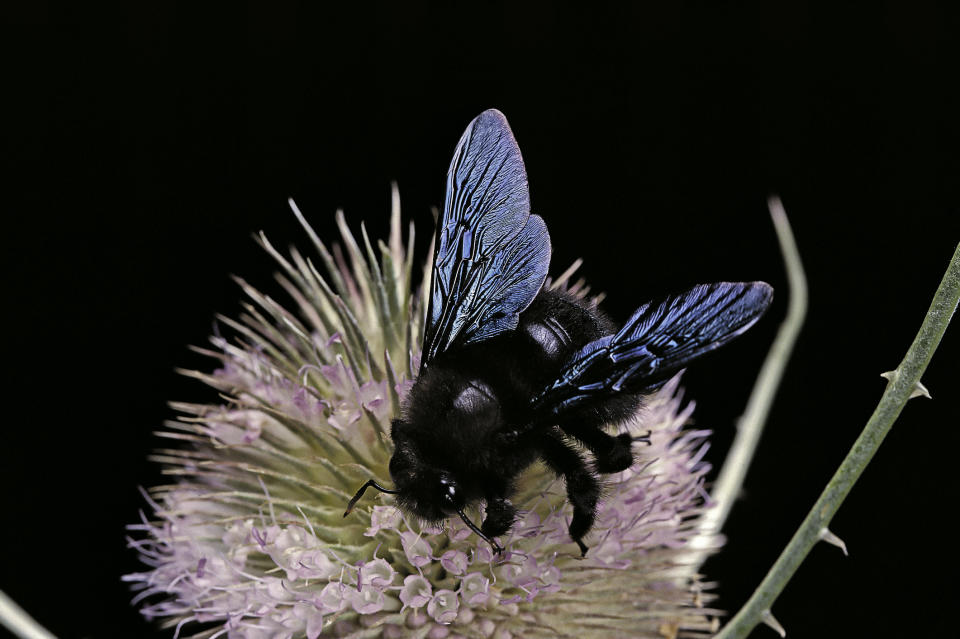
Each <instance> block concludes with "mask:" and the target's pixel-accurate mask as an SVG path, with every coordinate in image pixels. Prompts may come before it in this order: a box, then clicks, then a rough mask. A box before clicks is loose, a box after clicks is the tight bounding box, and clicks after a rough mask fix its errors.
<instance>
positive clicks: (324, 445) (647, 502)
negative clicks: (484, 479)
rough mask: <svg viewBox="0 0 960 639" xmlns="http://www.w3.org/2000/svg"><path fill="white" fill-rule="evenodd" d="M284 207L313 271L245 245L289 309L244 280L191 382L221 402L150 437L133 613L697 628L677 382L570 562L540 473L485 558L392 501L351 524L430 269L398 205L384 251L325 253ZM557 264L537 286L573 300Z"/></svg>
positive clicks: (476, 543) (470, 631) (571, 629)
mask: <svg viewBox="0 0 960 639" xmlns="http://www.w3.org/2000/svg"><path fill="white" fill-rule="evenodd" d="M291 206H292V208H293V210H294V213H295V214H296V215H297V217H298V218H299V220H300V222H301V223H302V224H303V226H304V229H305V230H306V233H307V235H308V237H309V238H310V240H311V242H312V244H313V252H314V253H313V256H311V257H307V256H305V255H304V254H302V253H300V252H299V251H297V250H296V249H291V251H290V253H289V256H285V255H283V254H281V253H280V252H279V251H277V250H276V249H274V247H273V246H272V245H271V244H270V243H269V242H268V241H267V239H266V237H265V236H263V235H262V234H261V235H260V242H261V243H262V245H263V247H264V248H265V249H266V250H267V251H268V252H269V253H270V254H271V255H272V256H273V257H274V258H275V259H276V260H277V263H278V264H279V265H280V272H279V274H278V280H279V283H280V285H281V286H282V288H283V289H285V291H286V293H287V294H288V295H289V298H290V299H291V300H292V302H291V303H289V304H288V305H283V304H281V303H279V302H277V301H276V300H275V299H274V298H273V297H271V296H268V295H266V294H265V293H262V292H260V291H259V290H257V289H255V288H254V287H252V286H251V285H249V284H248V283H246V282H245V281H243V280H238V282H239V284H240V287H241V288H242V290H243V292H244V294H245V295H246V298H247V299H246V302H245V303H244V306H243V308H244V311H243V312H242V313H241V314H240V316H239V318H237V319H231V318H228V317H222V318H220V324H221V325H222V326H223V327H225V328H224V330H222V331H219V332H220V333H224V334H225V335H224V336H221V335H217V336H215V337H213V338H211V342H212V345H213V348H210V349H198V350H200V351H201V352H203V353H204V354H206V355H209V356H210V357H211V358H213V360H214V361H215V362H216V365H215V366H211V368H212V369H213V372H199V371H184V373H185V374H187V375H190V376H192V377H195V378H197V379H198V380H200V381H202V382H204V383H205V384H207V385H209V386H210V387H212V388H213V389H215V390H216V391H218V396H219V398H220V400H219V401H217V402H214V403H210V404H186V403H175V404H173V408H174V409H175V410H176V411H177V412H178V414H179V417H177V418H176V419H175V420H173V421H171V422H169V423H168V424H167V426H166V430H165V431H163V432H161V436H162V437H164V438H165V439H166V441H168V442H169V446H167V447H165V448H162V449H160V450H158V451H157V452H156V454H155V455H154V459H155V460H156V461H157V462H159V463H160V464H162V465H163V468H164V472H165V473H166V474H167V475H168V476H169V477H170V479H171V482H170V483H168V484H167V485H163V486H158V487H155V488H153V489H152V490H150V491H148V492H146V493H145V495H146V501H147V504H148V511H149V512H148V513H146V514H143V515H142V516H141V521H140V522H139V523H137V524H134V525H131V526H129V530H130V533H129V536H128V543H129V545H130V546H131V547H132V548H135V549H136V551H137V552H138V553H139V556H140V559H141V560H142V562H143V564H145V568H144V570H143V571H141V572H138V573H135V574H130V575H126V576H125V577H124V579H125V580H126V581H128V582H130V583H131V584H132V585H133V587H134V589H135V590H137V591H138V592H137V594H136V596H135V598H134V602H135V604H136V605H138V606H139V607H140V610H141V612H142V614H143V615H144V616H145V617H147V618H148V619H151V620H159V621H160V622H161V623H162V624H164V625H165V626H168V627H170V628H171V629H172V634H175V635H176V636H181V637H182V636H188V635H189V636H195V637H217V636H223V635H226V636H228V637H244V638H261V637H263V638H267V637H270V638H293V637H307V638H309V639H314V638H316V637H355V638H357V639H359V638H362V637H364V638H365V637H384V638H386V639H390V638H394V637H429V638H434V639H440V638H443V637H477V638H482V639H486V638H489V637H496V638H498V639H509V638H510V637H534V636H560V637H578V638H583V637H677V636H701V635H704V634H708V633H709V632H710V631H711V629H712V628H713V618H714V615H716V614H717V611H715V610H712V609H710V608H709V607H707V605H708V603H709V600H710V595H709V593H706V592H704V590H705V588H704V584H702V583H701V582H700V580H699V576H698V575H696V574H694V570H693V569H692V568H691V564H692V562H694V556H695V555H696V556H698V557H702V553H703V548H704V547H712V548H715V547H716V546H718V545H719V544H718V540H717V539H709V540H706V543H704V539H703V537H702V536H701V537H698V538H697V542H698V543H697V549H696V550H694V549H693V547H692V546H693V545H692V541H693V540H694V537H695V536H696V535H698V534H699V533H698V531H697V523H698V520H699V518H700V517H701V515H702V513H703V512H704V508H705V506H704V503H705V495H704V491H703V482H704V475H705V473H706V472H707V470H708V467H707V465H706V464H705V463H704V462H703V460H702V458H703V454H704V452H705V451H706V448H707V443H706V437H707V432H705V431H703V430H689V429H687V428H685V424H686V423H687V421H688V418H689V416H690V413H691V410H692V405H687V406H686V407H685V408H683V407H681V399H680V393H679V391H678V382H677V379H674V380H672V381H670V382H668V383H667V384H665V385H664V386H663V387H662V388H660V389H659V390H658V391H656V392H655V393H653V394H652V395H651V396H650V397H649V398H648V399H647V401H646V402H645V403H644V407H643V409H641V411H640V412H639V413H638V414H637V415H636V418H635V419H634V420H632V421H631V422H630V423H628V424H626V425H625V426H622V427H621V428H627V429H629V430H630V431H631V432H633V433H635V434H636V435H638V436H641V435H646V434H647V433H648V432H649V439H650V444H649V445H648V446H645V445H637V446H636V450H637V460H636V463H635V464H634V466H633V467H632V468H630V469H629V470H626V471H624V472H622V473H618V474H615V475H610V476H606V480H605V486H606V488H605V495H604V498H603V499H602V502H601V504H600V506H599V508H598V516H597V521H596V524H595V526H594V528H593V529H592V531H591V533H590V534H589V536H588V537H587V542H588V544H589V545H590V551H589V553H588V554H587V556H586V557H585V558H581V557H580V553H579V550H578V548H577V546H576V545H575V544H574V543H573V542H572V541H571V540H570V538H569V536H568V533H567V525H568V522H569V519H570V507H569V505H568V504H567V501H566V494H565V488H564V485H563V480H562V479H558V478H557V477H556V476H555V475H553V474H552V473H551V472H549V471H548V470H547V469H546V468H545V467H543V466H542V465H540V464H537V465H535V466H533V467H531V468H530V469H528V470H527V471H526V472H525V473H524V475H523V476H522V480H521V482H520V484H519V486H518V487H517V489H518V490H517V493H516V494H515V496H514V499H513V501H514V503H515V505H516V506H517V507H518V509H519V511H520V517H519V518H518V521H517V522H516V524H515V525H514V527H513V529H512V531H511V532H510V533H508V534H507V535H505V536H504V537H501V538H500V542H501V544H502V545H503V546H504V547H505V549H506V552H504V553H503V554H502V555H499V556H496V555H494V554H493V552H492V550H491V548H490V546H489V545H488V544H487V543H486V542H484V541H483V540H482V539H480V538H479V537H478V536H477V535H475V534H473V533H471V531H470V530H469V529H467V528H466V526H465V525H464V524H463V523H462V522H461V521H459V520H456V519H451V520H448V521H447V522H446V523H445V525H444V527H443V528H442V529H441V528H437V527H430V526H426V525H422V524H421V522H419V521H417V520H416V519H415V518H412V517H411V516H410V515H408V514H406V513H404V512H402V511H400V510H399V509H398V508H397V507H396V506H395V502H394V501H393V498H392V497H391V496H389V495H385V494H377V495H376V496H375V497H374V496H369V495H368V497H367V499H365V500H363V501H361V502H360V504H359V505H358V507H357V508H356V509H355V511H354V512H353V513H352V514H351V515H350V516H349V517H347V518H344V516H343V513H344V508H345V505H346V504H347V502H348V501H349V499H350V497H351V496H352V495H353V493H354V492H355V491H356V489H357V488H358V487H359V486H360V485H362V484H363V482H365V481H366V480H367V479H369V478H370V477H375V478H378V479H379V480H381V481H384V482H386V483H389V473H388V470H387V464H388V462H389V459H390V455H391V452H392V445H391V441H390V437H389V431H390V420H391V419H392V418H393V417H395V416H397V415H398V411H399V410H400V405H401V402H402V401H403V398H404V395H405V393H406V392H407V391H408V389H409V388H410V386H411V384H412V380H413V379H414V378H415V375H416V371H417V369H418V366H419V361H418V360H419V350H420V343H421V337H422V331H423V324H424V316H425V311H426V309H425V300H426V299H427V296H425V295H424V294H423V291H424V290H429V277H430V269H429V264H430V261H429V260H428V261H427V268H426V269H425V271H424V275H423V278H422V279H423V285H422V286H421V287H419V288H417V289H415V288H414V285H413V279H414V278H413V271H414V258H413V241H414V232H413V226H412V225H411V226H410V228H409V232H408V236H407V239H406V243H405V244H404V241H403V239H402V232H401V222H400V211H399V198H398V196H397V194H396V191H394V202H393V214H392V219H391V230H390V237H389V240H388V242H387V243H382V242H378V243H376V244H374V243H373V242H372V241H371V240H370V238H369V237H368V236H367V232H366V230H365V229H364V228H363V227H362V226H361V233H360V238H359V239H358V238H356V237H355V236H354V235H353V234H352V233H351V231H350V230H349V229H348V227H347V223H346V221H345V219H344V217H343V215H342V214H338V216H337V223H338V225H339V230H340V233H341V242H340V244H339V245H336V246H331V247H329V248H328V246H327V245H326V244H324V243H323V242H322V241H321V239H320V238H318V237H317V235H316V234H315V232H314V231H313V229H312V228H311V227H310V225H309V224H308V223H307V222H306V220H305V219H304V217H303V216H302V215H301V214H300V212H299V210H297V208H296V206H295V205H294V204H293V202H292V201H291ZM572 270H573V269H571V270H569V271H568V272H567V273H564V274H563V275H562V276H560V277H559V278H557V279H556V280H554V281H552V282H549V284H548V285H550V286H555V287H566V288H567V289H568V290H570V291H571V292H573V293H574V294H577V295H581V296H584V297H586V296H587V295H588V290H587V289H586V287H584V286H583V283H582V282H577V283H575V284H571V282H570V273H571V272H572ZM594 299H596V298H594ZM226 335H229V336H226ZM211 395H213V393H211ZM470 514H471V515H472V517H473V518H474V519H475V520H476V519H482V516H481V515H482V513H480V512H474V513H470Z"/></svg>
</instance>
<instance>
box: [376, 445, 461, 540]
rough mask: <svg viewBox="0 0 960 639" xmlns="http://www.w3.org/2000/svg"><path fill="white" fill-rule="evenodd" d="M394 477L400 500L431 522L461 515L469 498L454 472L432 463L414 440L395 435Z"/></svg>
mask: <svg viewBox="0 0 960 639" xmlns="http://www.w3.org/2000/svg"><path fill="white" fill-rule="evenodd" d="M394 444H395V445H396V449H395V450H394V453H393V457H391V458H390V476H391V478H392V479H393V483H394V484H395V485H396V488H397V491H398V492H397V501H398V502H400V505H401V506H402V507H404V508H405V509H407V510H409V511H410V512H412V513H413V514H414V515H416V516H417V517H419V518H421V519H423V520H424V521H428V522H439V521H441V520H443V519H446V518H447V517H450V516H451V515H455V514H457V512H458V511H461V510H463V508H464V507H465V506H466V505H467V503H466V502H467V499H466V498H465V495H464V493H463V491H462V489H461V487H460V484H459V483H458V482H457V480H456V478H455V477H454V476H453V474H452V473H451V472H449V471H447V470H443V469H440V468H437V467H435V466H433V465H432V464H429V463H428V462H427V461H426V460H424V459H423V458H422V457H421V456H420V455H419V454H418V451H417V449H416V448H415V447H414V446H413V444H412V442H410V441H409V440H406V439H404V438H402V437H401V438H396V437H394Z"/></svg>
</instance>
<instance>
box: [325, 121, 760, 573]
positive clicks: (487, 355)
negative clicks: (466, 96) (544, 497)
mask: <svg viewBox="0 0 960 639" xmlns="http://www.w3.org/2000/svg"><path fill="white" fill-rule="evenodd" d="M435 246H436V253H435V256H434V262H433V271H432V279H431V290H430V300H429V307H428V310H427V316H426V325H425V329H424V340H423V351H422V354H421V360H420V371H419V375H418V377H417V379H416V382H415V383H414V385H413V387H412V388H411V389H410V393H409V395H408V396H407V397H406V398H405V400H404V404H403V406H402V410H401V416H400V418H399V419H396V420H394V421H393V424H392V428H391V437H392V439H393V444H394V447H395V448H394V453H393V456H392V458H391V459H390V475H391V477H392V479H393V482H394V484H395V487H394V488H392V489H390V488H386V487H383V486H381V485H379V484H378V483H377V482H376V481H375V480H374V479H371V480H370V481H368V482H367V483H366V484H364V485H363V486H362V487H361V488H360V490H359V491H357V494H356V495H355V496H354V497H353V499H351V500H350V503H349V505H348V506H347V510H346V512H345V513H344V517H346V516H347V515H348V514H349V513H350V511H351V510H352V509H353V507H354V506H355V505H356V503H357V501H358V500H359V499H360V498H361V496H362V495H363V493H364V491H365V490H366V489H367V488H370V487H372V488H376V489H377V490H380V491H382V492H385V493H389V494H392V495H395V496H396V500H397V503H398V504H399V506H400V507H401V508H403V509H404V510H405V511H407V512H410V513H412V514H413V515H415V516H417V517H419V518H420V519H422V520H424V521H427V522H434V523H436V522H440V521H442V520H444V519H445V518H447V517H450V516H453V515H458V516H459V517H460V518H461V519H462V520H463V521H464V523H465V524H466V525H467V526H468V527H469V528H470V529H471V530H473V532H475V533H476V534H477V535H479V536H480V537H482V538H483V539H484V540H486V541H487V542H489V543H490V544H491V545H492V546H493V548H494V550H495V551H496V552H497V553H500V552H502V551H503V548H502V547H501V546H500V545H499V544H498V543H497V541H496V540H495V538H496V537H498V536H500V535H503V534H504V533H506V532H507V531H508V530H510V527H511V526H512V525H513V522H514V519H515V517H516V510H515V508H514V506H513V505H512V504H511V503H510V499H509V497H510V495H511V492H512V491H513V485H514V482H515V481H516V479H517V477H518V476H519V475H520V473H521V472H522V471H523V470H524V469H525V468H527V467H528V466H529V465H530V464H531V463H533V462H534V461H535V460H537V459H541V460H543V461H544V462H545V463H546V464H547V465H548V466H549V467H550V468H551V469H552V470H553V471H554V472H556V473H557V475H558V476H562V477H563V478H564V480H565V482H566V488H567V496H568V499H569V501H570V503H571V504H572V506H573V517H572V519H571V521H570V525H569V532H570V537H571V538H572V539H573V541H574V542H576V543H577V545H578V546H579V548H580V552H581V554H582V555H585V554H586V552H587V546H586V545H585V544H584V542H583V537H584V535H586V534H587V532H588V531H589V530H590V527H591V526H592V525H593V522H594V518H595V512H596V507H597V499H598V497H599V496H600V482H599V480H598V474H602V473H615V472H619V471H622V470H624V469H626V468H628V467H629V466H630V465H631V464H632V463H633V453H632V451H631V446H632V444H633V443H634V441H636V439H643V438H633V437H631V436H630V435H629V434H626V433H622V434H618V435H610V434H608V433H606V432H605V431H604V430H603V429H604V427H605V426H606V425H610V424H617V423H618V422H623V421H624V420H626V419H627V418H629V417H630V416H632V415H633V414H634V413H635V411H636V410H637V409H638V407H639V406H640V404H641V402H642V398H643V396H644V393H645V392H647V393H649V392H650V391H651V390H653V389H655V388H656V387H658V386H659V385H661V384H662V383H663V382H665V381H666V380H667V379H668V378H669V377H671V376H672V375H673V374H674V373H676V372H677V371H678V370H679V369H681V368H683V367H685V366H686V365H687V364H688V363H689V362H690V361H692V360H693V359H696V358H697V357H700V356H701V355H703V354H704V353H707V352H709V351H712V350H713V349H715V348H717V347H719V346H722V345H723V344H726V343H727V342H729V341H730V340H732V339H733V338H735V337H737V336H738V335H740V334H741V333H743V332H744V331H746V330H747V329H748V328H750V327H751V326H752V325H753V324H754V323H755V322H756V321H757V320H758V319H759V318H760V316H761V315H762V314H763V312H764V311H765V310H766V308H767V307H768V306H769V304H770V302H771V300H772V298H773V289H772V288H771V287H770V285H768V284H766V283H764V282H719V283H715V284H702V285H699V286H695V287H694V288H692V289H690V290H688V291H685V292H683V293H680V294H677V295H670V296H666V297H663V298H662V299H658V300H655V301H652V302H649V303H647V304H645V305H643V306H641V307H640V308H639V309H637V311H636V312H635V313H634V314H633V315H632V316H631V317H630V319H628V320H627V322H626V324H624V326H623V327H622V328H620V329H619V330H617V328H616V327H615V326H614V325H613V323H612V322H611V321H610V320H609V319H608V318H607V317H606V316H605V315H603V314H602V313H601V312H599V311H598V310H597V309H596V307H595V305H592V304H590V303H588V302H587V301H585V300H583V299H580V298H578V297H576V296H574V295H571V294H569V293H568V292H566V291H565V290H562V289H558V288H550V287H547V286H545V281H546V278H547V269H548V267H549V265H550V236H549V234H548V233H547V227H546V225H545V224H544V222H543V220H542V219H541V218H540V217H539V216H537V215H532V214H531V213H530V196H529V192H528V188H527V175H526V170H525V169H524V165H523V160H522V158H521V156H520V149H519V148H518V147H517V143H516V140H515V139H514V137H513V133H512V132H511V130H510V127H509V125H508V124H507V120H506V118H505V117H504V116H503V114H502V113H500V112H499V111H496V110H493V109H491V110H488V111H484V112H483V113H481V114H480V115H479V116H477V117H476V118H475V119H474V120H473V122H471V123H470V125H469V126H468V127H467V129H466V131H465V132H464V134H463V136H462V137H461V138H460V142H459V144H457V148H456V150H455V151H454V154H453V160H452V161H451V163H450V169H449V171H448V172H447V191H446V199H445V201H444V206H443V217H442V219H441V220H440V223H439V225H438V227H437V231H436V239H435ZM577 443H579V444H580V445H582V446H584V447H586V448H587V449H588V450H590V451H591V452H592V453H593V457H594V462H593V464H592V466H591V465H588V463H587V462H586V461H585V459H584V457H583V456H582V454H581V453H580V451H579V450H578V446H576V444H577ZM480 502H483V503H484V507H485V517H484V519H483V522H482V524H481V525H480V526H477V525H476V524H475V523H473V522H472V521H471V520H470V519H469V517H467V516H466V515H465V514H464V510H465V509H466V508H467V507H468V506H472V505H474V504H479V503H480Z"/></svg>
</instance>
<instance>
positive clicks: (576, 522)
mask: <svg viewBox="0 0 960 639" xmlns="http://www.w3.org/2000/svg"><path fill="white" fill-rule="evenodd" d="M538 447H539V449H540V453H541V455H542V456H543V460H544V461H545V462H546V463H547V465H548V466H550V468H551V469H552V470H553V471H554V472H555V473H557V475H562V476H563V478H564V481H566V483H567V498H568V499H569V500H570V504H571V505H572V506H573V519H571V520H570V528H569V532H570V537H571V538H572V539H573V541H575V542H576V544H577V546H579V547H580V556H584V555H586V554H587V546H586V544H584V543H583V537H584V536H585V535H586V534H587V533H588V532H589V531H590V528H592V527H593V522H594V519H596V510H597V499H599V497H600V483H599V482H598V481H597V478H596V477H595V476H594V475H593V473H591V472H590V469H589V467H588V466H587V464H586V462H584V460H583V457H581V456H580V454H579V453H578V452H577V451H575V450H574V449H572V448H570V446H568V445H567V444H566V443H565V442H564V441H563V440H561V439H560V437H559V436H556V435H553V434H548V435H545V436H544V437H542V438H540V441H539V442H538Z"/></svg>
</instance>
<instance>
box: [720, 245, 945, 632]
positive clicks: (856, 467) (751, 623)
mask: <svg viewBox="0 0 960 639" xmlns="http://www.w3.org/2000/svg"><path fill="white" fill-rule="evenodd" d="M958 298H960V246H957V249H956V251H954V253H953V258H952V259H951V261H950V266H949V267H947V272H946V273H945V274H944V276H943V280H942V281H941V282H940V286H939V288H937V292H936V294H935V295H934V297H933V302H932V303H931V304H930V309H929V310H928V311H927V315H926V317H925V318H924V320H923V325H922V326H921V327H920V332H919V333H917V336H916V338H914V340H913V344H911V345H910V348H909V350H908V351H907V354H906V356H905V357H904V358H903V361H902V362H900V365H899V366H898V367H897V368H896V370H895V371H893V375H891V376H890V380H889V382H888V383H887V388H886V389H885V390H884V392H883V396H882V397H881V398H880V403H879V404H878V405H877V408H876V410H874V411H873V415H871V416H870V419H869V421H867V425H866V426H865V427H864V429H863V432H862V433H861V434H860V436H859V437H858V438H857V441H856V442H854V444H853V448H851V449H850V452H849V453H848V454H847V456H846V458H845V459H844V460H843V463H841V464H840V468H838V469H837V472H836V473H835V474H834V475H833V477H832V478H831V479H830V482H829V483H828V484H827V487H826V488H825V489H824V491H823V493H821V495H820V498H819V499H817V502H816V503H815V504H814V505H813V508H812V509H811V510H810V512H809V513H808V514H807V516H806V518H805V519H804V520H803V523H802V524H801V525H800V528H798V529H797V532H796V533H794V535H793V538H792V539H791V540H790V542H789V543H788V544H787V547H786V548H784V549H783V552H782V553H780V556H779V557H778V558H777V561H776V562H774V564H773V566H772V567H771V568H770V571H769V572H768V573H767V575H766V577H764V579H763V581H762V582H761V583H760V585H759V586H758V587H757V589H756V591H754V593H753V595H751V597H750V599H748V600H747V603H746V604H744V606H743V607H742V608H741V609H740V610H739V612H737V614H736V615H734V616H733V618H732V619H730V621H729V623H727V625H726V626H724V627H723V629H721V630H720V632H719V633H718V634H717V635H716V639H739V638H742V637H746V636H747V634H748V633H749V632H750V631H751V630H752V629H753V628H754V627H755V626H756V625H757V624H758V623H760V622H761V621H763V617H764V616H765V615H768V616H769V615H771V613H770V608H771V606H772V605H773V602H774V600H776V598H777V597H778V596H779V595H780V593H781V592H782V591H783V588H784V587H785V586H786V585H787V583H788V582H789V581H790V579H791V577H793V574H794V573H795V572H796V571H797V568H799V567H800V564H801V563H802V562H803V560H804V559H805V558H806V556H807V553H809V552H810V549H811V548H813V546H814V544H816V543H817V542H818V541H820V539H821V537H822V535H824V533H825V531H826V530H827V529H828V526H829V525H830V521H831V520H832V519H833V516H834V514H836V512H837V509H838V508H839V507H840V504H842V503H843V500H844V499H845V498H846V496H847V493H849V492H850V489H851V488H852V487H853V485H854V483H856V481H857V479H858V478H859V477H860V473H862V472H863V469H864V468H866V466H867V464H868V463H870V459H871V458H872V457H873V455H874V453H876V452H877V448H879V447H880V443H881V442H882V441H883V438H884V437H885V436H886V435H887V432H888V431H889V430H890V427H891V426H892V425H893V422H894V421H895V420H896V419H897V416H898V415H899V414H900V411H901V410H903V406H904V404H906V403H907V400H908V399H910V396H911V393H913V391H914V389H916V388H917V383H918V382H919V381H920V376H921V375H922V374H923V371H924V370H925V369H926V368H927V364H929V363H930V358H931V357H932V356H933V353H934V351H935V350H936V349H937V346H938V345H939V344H940V339H941V337H943V333H944V331H946V329H947V325H948V324H949V323H950V318H951V317H953V313H954V311H955V310H956V308H957V301H958Z"/></svg>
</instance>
